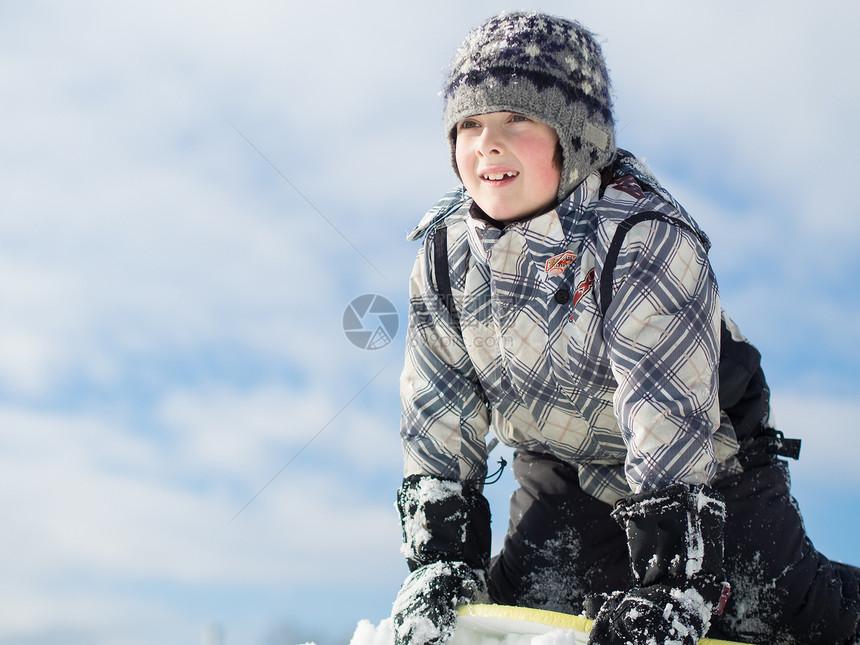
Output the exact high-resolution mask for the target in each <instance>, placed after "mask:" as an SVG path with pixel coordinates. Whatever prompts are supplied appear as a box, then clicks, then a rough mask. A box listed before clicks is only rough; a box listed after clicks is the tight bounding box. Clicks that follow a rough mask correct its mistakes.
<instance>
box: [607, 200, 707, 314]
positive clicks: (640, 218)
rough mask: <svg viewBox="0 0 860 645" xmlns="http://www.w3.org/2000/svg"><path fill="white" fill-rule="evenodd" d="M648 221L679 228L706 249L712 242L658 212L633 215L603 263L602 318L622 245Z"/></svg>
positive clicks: (617, 233) (617, 234)
mask: <svg viewBox="0 0 860 645" xmlns="http://www.w3.org/2000/svg"><path fill="white" fill-rule="evenodd" d="M648 220H659V221H661V222H666V223H667V224H673V225H675V226H678V227H679V228H681V229H683V230H685V231H687V232H688V233H692V234H693V235H695V236H696V237H697V238H699V240H701V242H702V244H703V245H704V246H705V248H706V249H707V248H708V246H710V242H709V241H708V240H707V238H704V239H703V238H702V234H701V233H699V231H697V230H696V229H695V228H693V227H692V226H690V225H689V224H687V223H686V222H684V221H682V220H679V219H677V218H675V217H670V216H669V215H665V214H663V213H658V212H657V211H644V212H642V213H636V214H635V215H631V216H630V217H628V218H627V219H626V220H624V221H623V222H621V223H620V224H619V225H618V228H616V229H615V234H614V235H613V236H612V242H611V243H610V244H609V251H607V253H606V261H605V262H604V263H603V270H602V271H601V272H600V314H601V315H602V316H605V315H606V312H607V311H608V310H609V304H610V303H611V302H612V274H613V273H615V265H616V264H617V263H618V254H619V252H620V251H621V246H622V244H624V238H625V237H627V234H628V233H629V232H630V229H632V228H633V227H634V226H636V225H637V224H640V223H642V222H646V221H648Z"/></svg>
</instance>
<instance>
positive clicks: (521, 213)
mask: <svg viewBox="0 0 860 645" xmlns="http://www.w3.org/2000/svg"><path fill="white" fill-rule="evenodd" d="M475 203H476V204H477V206H478V208H479V209H480V211H481V213H483V214H484V215H485V216H486V217H487V218H488V219H490V220H492V221H494V222H498V223H499V224H512V223H513V222H519V221H522V220H525V219H529V218H530V217H536V216H537V215H543V214H544V213H547V212H549V211H551V210H552V209H553V208H555V203H554V202H553V203H549V204H546V205H544V206H541V207H539V208H534V207H530V208H519V209H518V208H515V207H511V206H510V205H509V204H492V203H491V204H486V203H484V204H482V203H480V202H478V201H477V200H475Z"/></svg>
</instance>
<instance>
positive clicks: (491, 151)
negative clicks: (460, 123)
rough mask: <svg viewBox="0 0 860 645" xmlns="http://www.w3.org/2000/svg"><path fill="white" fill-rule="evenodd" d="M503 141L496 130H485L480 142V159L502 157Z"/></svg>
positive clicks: (478, 150)
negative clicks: (494, 156)
mask: <svg viewBox="0 0 860 645" xmlns="http://www.w3.org/2000/svg"><path fill="white" fill-rule="evenodd" d="M503 149H504V148H503V146H502V141H501V138H500V137H499V133H498V131H496V129H495V128H484V131H483V132H482V133H481V138H480V140H479V141H478V146H477V152H478V156H480V157H488V156H490V155H500V154H502V151H503Z"/></svg>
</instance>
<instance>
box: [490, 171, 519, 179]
mask: <svg viewBox="0 0 860 645" xmlns="http://www.w3.org/2000/svg"><path fill="white" fill-rule="evenodd" d="M519 174H520V173H518V172H516V171H515V170H508V171H506V172H490V173H484V174H483V175H481V179H483V180H484V181H502V180H503V179H510V178H511V177H516V176H517V175H519Z"/></svg>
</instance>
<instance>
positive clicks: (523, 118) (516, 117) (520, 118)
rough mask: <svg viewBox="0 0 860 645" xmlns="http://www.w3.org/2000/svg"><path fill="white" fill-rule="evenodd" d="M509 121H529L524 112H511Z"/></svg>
mask: <svg viewBox="0 0 860 645" xmlns="http://www.w3.org/2000/svg"><path fill="white" fill-rule="evenodd" d="M511 121H531V119H530V118H528V117H527V116H526V115H525V114H511Z"/></svg>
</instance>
